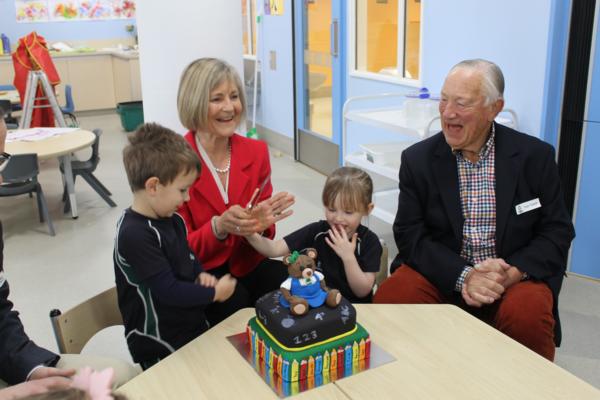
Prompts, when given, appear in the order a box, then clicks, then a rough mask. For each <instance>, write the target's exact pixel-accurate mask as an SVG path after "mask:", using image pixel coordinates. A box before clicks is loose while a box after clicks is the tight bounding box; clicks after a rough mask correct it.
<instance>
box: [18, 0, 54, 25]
mask: <svg viewBox="0 0 600 400" xmlns="http://www.w3.org/2000/svg"><path fill="white" fill-rule="evenodd" d="M15 6H16V7H15V8H16V9H17V22H40V21H48V1H40V0H16V1H15Z"/></svg>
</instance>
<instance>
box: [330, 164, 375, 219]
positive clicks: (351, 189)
mask: <svg viewBox="0 0 600 400" xmlns="http://www.w3.org/2000/svg"><path fill="white" fill-rule="evenodd" d="M372 197H373V181H372V180H371V177H370V176H369V174H367V173H366V172H365V171H363V170H362V169H359V168H354V167H341V168H338V169H336V170H335V171H333V172H332V173H331V175H329V176H328V177H327V180H326V181H325V187H324V188H323V197H322V198H323V205H324V206H325V207H329V208H332V207H333V206H334V205H335V201H336V200H337V199H338V198H339V199H340V204H341V206H342V207H343V208H344V209H345V210H347V211H353V212H362V213H366V212H367V211H368V210H369V204H371V202H372Z"/></svg>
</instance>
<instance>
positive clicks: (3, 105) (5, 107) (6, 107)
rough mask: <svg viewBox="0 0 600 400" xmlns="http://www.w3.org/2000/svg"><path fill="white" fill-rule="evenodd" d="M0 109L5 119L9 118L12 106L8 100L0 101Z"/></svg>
mask: <svg viewBox="0 0 600 400" xmlns="http://www.w3.org/2000/svg"><path fill="white" fill-rule="evenodd" d="M0 109H1V110H2V111H4V116H5V117H8V116H10V113H11V112H12V104H11V103H10V100H0Z"/></svg>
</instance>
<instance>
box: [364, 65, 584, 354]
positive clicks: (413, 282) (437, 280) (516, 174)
mask: <svg viewBox="0 0 600 400" xmlns="http://www.w3.org/2000/svg"><path fill="white" fill-rule="evenodd" d="M503 92H504V77H503V75H502V71H501V70H500V68H499V67H498V66H497V65H496V64H494V63H492V62H489V61H486V60H466V61H462V62H460V63H459V64H457V65H455V66H454V67H453V68H452V69H451V70H450V73H449V74H448V76H447V77H446V80H445V82H444V86H443V88H442V93H441V100H440V116H441V120H442V132H440V133H438V134H436V135H435V136H432V137H430V138H428V139H426V140H423V141H421V142H419V143H417V144H415V145H413V146H411V147H410V148H408V149H406V150H405V151H404V152H403V153H402V157H401V159H402V163H401V166H400V196H399V202H398V212H397V214H396V219H395V221H394V226H393V231H394V238H395V240H396V244H397V246H398V250H399V254H398V257H397V258H396V260H394V263H393V264H392V267H398V268H397V269H396V270H395V271H394V273H393V274H392V275H391V276H390V278H388V279H387V280H386V281H385V282H384V283H383V284H382V285H381V287H380V288H379V290H378V291H377V293H376V295H375V298H374V301H375V302H379V303H409V304H414V303H434V304H435V303H437V304H439V303H451V304H455V305H458V306H459V307H461V308H463V309H465V310H466V311H468V312H469V313H471V314H473V315H475V316H476V317H478V318H480V319H482V320H484V321H486V322H488V323H490V324H491V325H493V326H494V327H496V328H497V329H498V330H500V331H501V332H504V333H505V334H506V335H508V336H510V337H512V338H513V339H515V340H517V341H518V342H520V343H522V344H523V345H525V346H527V347H529V348H530V349H531V350H533V351H535V352H537V353H538V354H540V355H542V356H543V357H546V358H547V359H549V360H553V359H554V352H555V344H560V322H559V319H558V311H557V302H558V294H559V291H560V287H561V284H562V278H563V275H564V272H565V265H566V260H567V253H568V250H569V246H570V244H571V241H572V240H573V238H574V236H575V232H574V229H573V225H572V223H571V218H570V216H569V213H568V211H567V209H566V206H565V203H564V199H563V193H562V189H561V184H560V179H559V176H558V169H557V166H556V162H555V159H554V158H555V157H554V149H553V148H552V146H550V145H549V144H547V143H545V142H543V141H541V140H539V139H537V138H534V137H532V136H529V135H527V134H524V133H520V132H517V131H515V130H513V129H510V128H508V127H506V126H503V125H500V124H498V123H496V122H494V119H495V118H496V116H497V115H498V113H499V112H500V111H501V110H502V108H503V107H504V99H503Z"/></svg>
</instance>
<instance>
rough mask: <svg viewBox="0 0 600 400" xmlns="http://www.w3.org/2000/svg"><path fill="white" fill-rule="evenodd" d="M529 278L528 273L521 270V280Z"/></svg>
mask: <svg viewBox="0 0 600 400" xmlns="http://www.w3.org/2000/svg"><path fill="white" fill-rule="evenodd" d="M528 279H529V274H528V273H527V272H523V276H522V277H521V281H526V280H528Z"/></svg>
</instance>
